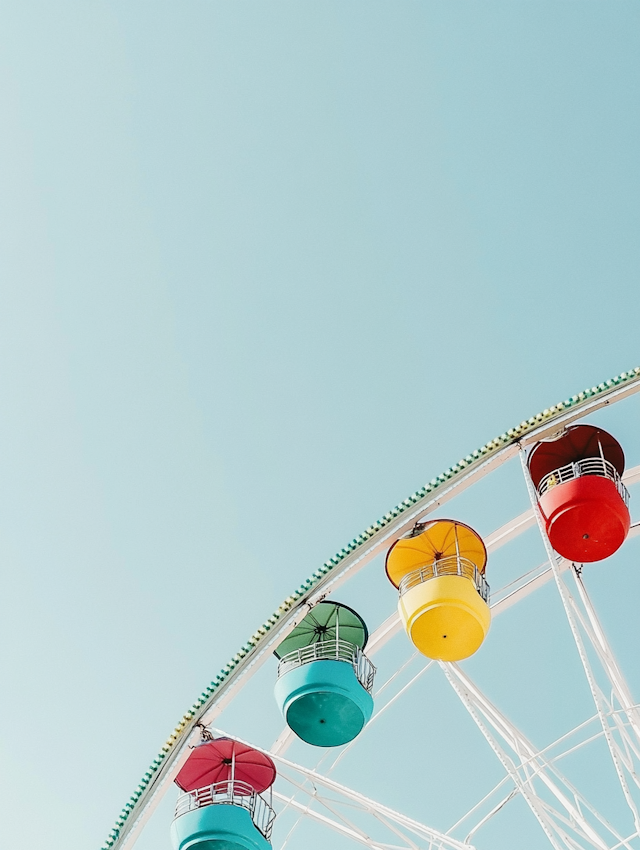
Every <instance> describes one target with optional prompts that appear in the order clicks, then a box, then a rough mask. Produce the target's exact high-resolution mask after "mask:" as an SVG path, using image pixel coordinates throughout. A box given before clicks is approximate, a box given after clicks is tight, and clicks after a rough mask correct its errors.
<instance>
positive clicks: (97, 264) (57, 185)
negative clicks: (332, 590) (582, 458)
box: [0, 0, 640, 850]
mask: <svg viewBox="0 0 640 850" xmlns="http://www.w3.org/2000/svg"><path fill="white" fill-rule="evenodd" d="M639 42H640V9H639V7H638V5H637V4H636V3H635V2H623V0H617V2H615V3H602V2H582V0H575V2H563V1H562V0H554V2H536V0H530V2H524V1H523V2H516V1H515V0H510V2H485V0H473V2H458V0H447V2H432V0H420V2H409V0H403V1H402V2H359V0H349V2H345V0H342V2H319V3H313V4H311V3H299V2H298V3H294V2H272V3H259V2H253V0H251V2H250V1H249V0H243V2H227V3H223V2H214V0H208V2H192V0H183V2H180V3H177V2H171V3H170V2H164V0H157V2H145V0H140V2H135V3H131V2H107V0H97V2H93V3H87V2H78V1H77V0H76V2H70V1H69V0H60V1H59V2H57V3H55V4H51V3H44V2H41V0H40V2H32V0H24V2H20V3H11V4H10V3H6V4H5V5H4V7H3V8H2V9H0V109H1V114H2V133H0V187H1V188H0V285H1V287H2V290H1V291H2V301H1V304H2V309H1V310H0V351H1V356H0V397H1V398H2V400H3V405H2V415H1V416H0V445H1V446H2V451H0V482H1V486H0V564H1V565H2V569H3V572H4V576H5V577H4V581H3V591H2V599H3V605H2V610H3V616H2V619H1V620H0V648H1V652H2V670H3V688H2V698H1V699H0V718H1V720H2V726H1V728H2V733H1V734H0V763H1V765H2V767H1V768H0V789H1V791H2V793H1V794H0V801H1V802H0V807H1V809H2V811H3V822H4V824H5V826H4V838H3V842H6V844H7V846H11V847H12V848H15V850H31V848H32V847H36V846H46V847H51V848H55V850H58V848H60V850H62V848H64V850H85V848H91V847H93V848H97V847H99V846H100V844H101V843H102V841H103V839H104V836H105V834H106V832H107V831H108V829H109V828H110V827H111V824H112V821H113V819H114V817H115V815H116V814H117V812H118V811H119V809H120V807H121V805H122V803H123V802H124V801H125V799H126V798H127V797H128V796H129V794H130V793H131V790H132V788H133V787H134V786H135V785H136V783H137V782H138V779H139V777H140V775H141V774H142V772H143V771H144V770H145V769H146V767H147V765H148V763H149V761H150V760H151V758H153V756H154V755H155V753H156V751H157V749H158V747H159V746H160V745H161V743H162V741H163V740H164V739H165V737H166V735H167V734H168V732H169V731H170V730H171V729H172V728H173V726H174V724H175V721H176V719H177V718H178V717H180V716H181V715H182V713H183V711H184V710H185V708H186V707H187V706H188V705H190V704H191V702H192V701H193V698H194V697H195V696H196V695H197V694H198V693H199V692H200V691H201V689H202V687H203V686H204V685H205V684H207V683H208V682H209V680H210V679H211V677H212V676H213V675H215V673H216V672H217V670H218V669H219V668H220V667H221V666H222V664H224V663H225V662H226V660H227V659H228V657H229V656H230V655H231V654H233V652H235V651H236V649H237V647H238V645H240V644H241V643H243V642H244V641H245V640H246V638H247V636H248V635H249V634H251V633H252V632H253V631H254V629H255V628H256V626H257V625H258V624H259V623H261V622H262V621H263V620H264V618H265V617H266V616H267V615H268V614H269V613H270V612H271V611H272V610H273V609H274V608H275V607H277V605H278V604H279V602H280V601H281V599H282V598H284V597H285V596H286V595H288V594H289V593H290V591H291V589H292V588H293V587H295V586H297V585H298V584H299V582H300V581H301V580H302V579H303V578H304V577H306V576H307V575H308V574H309V573H310V572H312V571H313V570H314V569H315V568H316V567H317V566H318V564H320V563H322V562H323V561H324V560H326V558H327V557H329V556H330V555H331V554H333V552H334V551H336V550H337V549H338V548H340V547H341V546H343V545H344V543H345V542H346V541H347V540H350V539H351V538H352V537H353V536H354V535H355V534H357V533H358V532H359V531H361V530H362V529H363V528H364V527H366V526H367V525H369V524H370V523H371V522H372V520H374V519H375V518H377V517H378V516H379V515H381V514H383V513H384V512H386V511H387V510H388V509H389V508H390V507H391V506H392V505H394V504H396V502H398V501H399V500H400V499H402V498H404V497H405V496H406V495H407V494H408V493H410V492H413V491H414V490H415V489H417V488H418V487H420V486H421V485H422V484H423V483H425V482H426V481H428V480H429V479H431V478H432V477H433V476H434V475H436V474H438V473H439V472H441V471H442V469H444V468H445V467H447V466H449V465H450V464H451V463H452V462H455V461H456V460H457V459H458V458H459V457H461V456H463V455H465V454H467V453H468V452H469V451H471V450H473V449H474V448H476V447H477V446H479V445H481V444H482V443H484V442H485V441H486V440H487V439H489V438H491V437H493V436H494V435H495V434H497V433H500V432H502V431H503V430H505V429H506V428H508V427H510V426H511V425H513V424H514V423H516V422H519V421H520V420H522V419H523V418H525V417H527V416H529V415H531V414H532V413H535V412H537V411H538V410H540V409H542V408H544V407H546V406H548V405H549V404H552V403H555V402H556V401H559V400H560V399H563V398H565V397H566V396H567V395H571V394H572V393H574V392H577V391H579V390H580V389H582V388H583V387H585V386H587V385H588V386H591V385H592V384H594V383H597V382H599V381H601V380H606V379H607V378H609V377H611V376H612V375H614V374H617V373H618V372H620V371H622V370H624V369H627V368H630V367H632V366H635V365H638V364H640V352H639V349H640V347H639V346H638V342H637V340H638V331H637V327H638V316H639V297H638V285H637V280H638V272H639V269H640V244H639V241H638V227H639V224H640V221H639V218H640V216H639V213H640V200H639V199H640V191H639V189H640V185H639V184H640V169H639V165H638V163H639V162H640V160H639V158H638V142H639V137H640V102H639V101H640V61H639V59H638V57H639V56H640V50H639V48H640V44H639ZM638 409H639V408H638V405H637V404H636V405H635V406H633V405H630V406H629V407H628V408H626V410H627V414H625V416H624V417H622V416H621V417H619V418H618V419H617V420H616V427H617V428H618V430H623V431H624V432H625V434H624V436H625V439H626V442H625V448H626V449H627V453H628V455H629V460H630V463H631V464H637V463H640V439H639V438H638V436H637V422H638V419H637V413H638ZM634 440H635V442H634ZM518 498H522V493H520V494H519V496H518ZM478 510H481V507H478ZM501 519H502V517H500V520H501ZM478 521H479V522H485V519H484V518H483V517H480V515H479V520H478ZM490 526H492V523H491V521H490V519H487V520H486V527H483V528H482V529H481V530H482V531H483V532H488V531H490V530H491V527H490ZM532 545H534V544H532ZM636 554H637V553H636ZM533 557H534V559H535V556H533ZM379 580H380V581H382V579H379ZM354 592H355V591H354ZM385 592H386V588H384V589H383V590H380V593H378V589H377V590H376V595H377V598H379V600H381V601H380V606H381V608H384V610H385V611H386V610H387V609H388V610H391V608H392V606H393V598H392V596H389V595H387V596H385V595H384V593H385ZM603 592H604V591H603ZM349 601H351V602H352V603H353V602H354V600H349ZM614 602H615V600H613V599H609V601H608V603H607V604H608V605H609V608H607V611H608V616H610V617H611V618H612V621H613V620H614V619H615V607H614ZM383 603H384V604H383ZM371 604H373V603H371ZM540 604H542V602H541V603H540ZM550 604H551V603H550ZM603 604H604V603H603ZM385 606H387V607H385ZM374 607H375V606H374ZM605 607H606V606H605ZM372 610H373V609H372ZM532 610H533V609H532ZM634 610H635V609H634ZM375 613H376V614H377V613H378V611H377V610H376V612H375ZM380 613H381V615H382V613H384V612H383V611H381V612H380ZM523 616H524V615H523ZM531 616H532V617H533V616H534V614H532V615H531ZM373 625H375V623H373ZM501 628H502V627H501ZM504 628H505V629H508V627H507V626H506V625H505V626H504ZM496 632H498V630H497V629H496ZM621 644H622V642H621ZM507 645H508V641H507V642H506V643H505V646H507ZM505 651H506V650H505ZM389 663H391V662H389ZM505 663H506V661H505ZM272 673H273V671H272V670H270V671H269V675H271V674H272ZM636 673H638V671H637V670H636ZM631 678H632V679H633V677H632V676H631ZM637 682H638V687H637V688H636V694H637V695H638V696H640V675H638V676H637ZM425 687H426V683H425ZM434 687H435V686H434ZM267 690H268V687H267ZM426 693H428V689H427V691H426ZM505 699H508V694H506V695H505ZM143 707H144V708H143ZM265 711H267V708H265ZM273 711H274V706H273V705H272V704H271V703H269V705H268V712H269V717H270V718H271V719H270V720H268V721H267V720H265V723H266V724H267V725H268V723H271V721H272V720H273V722H276V721H277V717H276V718H275V719H274V718H273ZM345 761H346V760H345ZM350 781H354V782H357V777H356V778H355V779H354V777H353V776H351V777H350ZM34 787H35V788H37V789H38V795H39V798H40V807H41V808H40V814H39V816H38V817H37V818H34V816H33V809H32V807H31V803H30V799H31V798H30V794H27V793H26V791H25V789H33V788H34ZM394 805H398V806H400V805H401V802H400V801H397V800H396V801H394ZM409 805H410V804H409ZM448 814H449V813H448V811H447V812H446V817H445V815H444V814H443V821H446V818H447V817H448ZM25 820H28V821H29V823H30V824H31V826H30V829H31V832H30V833H29V834H28V835H27V834H26V833H25V829H24V823H25ZM437 825H438V826H441V824H440V823H438V824H437ZM445 826H446V824H445ZM161 832H162V830H160V831H159V832H158V835H160V833H161ZM167 834H168V823H167ZM496 840H498V839H496ZM154 841H156V843H155V844H154V845H153V846H154V847H155V848H156V850H163V848H165V847H167V848H168V846H169V845H168V838H167V841H166V843H161V840H160V839H159V838H158V839H157V840H156V839H154ZM496 846H498V845H496ZM531 846H532V847H537V846H542V845H541V844H537V845H536V844H535V843H534V844H532V845H531Z"/></svg>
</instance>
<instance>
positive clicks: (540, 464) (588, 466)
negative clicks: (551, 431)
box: [528, 425, 631, 563]
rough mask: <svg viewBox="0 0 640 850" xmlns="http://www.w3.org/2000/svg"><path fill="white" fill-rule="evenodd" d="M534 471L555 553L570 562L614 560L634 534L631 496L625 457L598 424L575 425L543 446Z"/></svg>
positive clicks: (532, 460)
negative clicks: (625, 475)
mask: <svg viewBox="0 0 640 850" xmlns="http://www.w3.org/2000/svg"><path fill="white" fill-rule="evenodd" d="M528 464H529V472H530V474H531V480H532V481H533V484H534V486H535V488H536V490H537V492H538V503H539V506H540V511H541V513H542V516H543V518H544V521H545V525H546V529H547V534H548V536H549V540H550V541H551V545H552V546H553V548H554V549H555V550H556V552H558V553H559V554H560V555H562V556H563V557H564V558H567V559H568V560H570V561H576V562H579V563H588V562H591V561H601V560H602V559H603V558H608V557H609V555H613V553H614V552H615V551H616V550H617V549H619V548H620V546H622V544H623V543H624V540H625V538H626V536H627V534H628V532H629V526H630V524H631V517H630V514H629V507H628V505H629V493H628V491H627V489H626V487H625V486H624V484H623V483H622V480H621V479H622V473H623V472H624V452H623V451H622V448H621V446H620V444H619V443H618V441H617V440H616V439H615V438H614V437H612V436H611V434H608V433H607V432H606V431H603V430H602V429H601V428H596V427H595V426H594V425H572V426H570V427H569V428H567V429H566V430H565V431H564V432H563V433H562V435H561V436H560V437H558V438H557V439H555V440H544V441H543V442H541V443H538V444H537V445H536V446H535V447H534V448H533V450H532V452H531V454H530V455H529V460H528Z"/></svg>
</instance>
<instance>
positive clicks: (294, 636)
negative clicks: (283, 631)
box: [274, 602, 369, 658]
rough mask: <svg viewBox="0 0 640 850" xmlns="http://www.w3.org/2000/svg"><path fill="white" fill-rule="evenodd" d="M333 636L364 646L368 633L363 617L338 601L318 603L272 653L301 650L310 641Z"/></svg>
mask: <svg viewBox="0 0 640 850" xmlns="http://www.w3.org/2000/svg"><path fill="white" fill-rule="evenodd" d="M336 638H339V639H340V640H346V641H348V642H349V643H353V644H355V646H359V647H360V649H364V648H365V646H366V643H367V640H368V638H369V632H368V631H367V627H366V625H365V623H364V620H363V619H362V617H361V616H360V615H359V614H356V612H355V611H354V610H353V609H351V608H349V607H347V606H346V605H342V604H341V603H340V602H318V604H317V605H316V606H315V608H313V610H311V611H309V613H308V614H307V616H306V617H305V618H304V620H303V621H302V622H301V623H298V625H297V626H296V627H295V629H294V630H293V631H292V632H291V633H290V634H289V635H288V636H287V637H286V638H285V639H284V640H283V641H282V643H281V644H280V646H279V647H278V648H277V650H276V651H275V653H274V655H275V656H276V657H277V658H282V656H283V655H287V654H288V653H289V652H293V651H294V650H295V649H304V647H305V646H311V644H313V643H320V642H321V641H324V640H335V639H336Z"/></svg>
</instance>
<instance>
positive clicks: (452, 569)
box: [398, 555, 489, 604]
mask: <svg viewBox="0 0 640 850" xmlns="http://www.w3.org/2000/svg"><path fill="white" fill-rule="evenodd" d="M439 576H464V578H468V579H470V580H471V581H472V582H473V584H474V585H475V588H476V590H477V591H478V593H479V594H480V596H481V597H482V598H483V599H484V601H485V602H486V603H487V604H488V602H489V585H488V584H487V580H486V578H485V577H484V576H483V574H482V573H481V572H480V570H479V569H478V568H477V567H476V565H475V564H474V563H473V562H472V561H470V560H469V559H468V558H463V557H462V556H461V555H450V556H449V557H447V558H439V559H437V560H435V561H433V563H431V564H426V565H425V566H424V567H420V569H417V570H413V572H410V573H407V575H406V576H404V578H403V579H402V581H401V582H400V584H399V585H398V590H399V591H400V596H402V595H403V593H406V592H407V591H408V590H411V588H412V587H416V586H417V585H419V584H423V583H424V582H425V581H429V580H430V579H432V578H438V577H439Z"/></svg>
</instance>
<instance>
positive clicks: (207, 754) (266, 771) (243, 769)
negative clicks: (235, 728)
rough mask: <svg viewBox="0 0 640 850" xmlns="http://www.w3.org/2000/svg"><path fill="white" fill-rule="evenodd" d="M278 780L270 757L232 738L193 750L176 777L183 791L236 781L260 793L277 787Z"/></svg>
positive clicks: (202, 745)
mask: <svg viewBox="0 0 640 850" xmlns="http://www.w3.org/2000/svg"><path fill="white" fill-rule="evenodd" d="M275 778H276V768H275V765H274V763H273V762H272V761H271V759H270V758H269V756H267V755H265V754H264V753H261V752H258V750H254V749H253V748H252V747H248V746H247V745H246V744H240V743H239V742H238V741H233V740H232V739H231V738H216V740H215V741H206V742H205V743H203V744H199V745H198V746H197V747H196V748H195V749H194V750H193V752H192V753H191V755H190V756H189V758H188V759H187V761H186V762H185V764H184V765H183V767H182V770H181V771H180V773H179V774H178V775H177V777H176V785H177V786H178V787H179V788H182V790H183V791H195V790H196V788H206V786H207V785H213V783H214V782H225V781H227V780H229V779H236V780H238V782H245V783H246V784H247V785H249V786H250V787H251V788H253V789H254V791H257V792H258V793H259V794H260V793H262V791H266V790H267V788H269V787H270V786H271V785H273V783H274V781H275ZM238 790H239V789H236V793H238Z"/></svg>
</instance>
